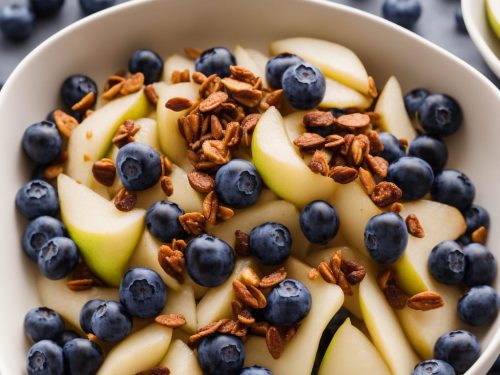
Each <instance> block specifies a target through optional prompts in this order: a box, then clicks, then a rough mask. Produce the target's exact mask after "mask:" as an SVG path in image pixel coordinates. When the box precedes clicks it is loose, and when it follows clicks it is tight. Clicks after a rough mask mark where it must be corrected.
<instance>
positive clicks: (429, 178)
mask: <svg viewBox="0 0 500 375" xmlns="http://www.w3.org/2000/svg"><path fill="white" fill-rule="evenodd" d="M387 180H388V181H391V182H393V183H395V184H396V185H397V186H398V187H399V188H400V189H401V190H402V191H403V199H408V200H416V199H420V198H423V197H424V196H425V195H426V194H427V193H429V191H431V187H432V183H433V181H434V172H432V168H431V166H430V165H429V163H427V162H426V161H425V160H423V159H420V158H416V157H413V156H403V157H402V158H400V159H399V160H398V161H396V162H394V163H392V164H391V165H389V171H388V173H387Z"/></svg>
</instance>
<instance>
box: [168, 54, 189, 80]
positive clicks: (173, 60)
mask: <svg viewBox="0 0 500 375" xmlns="http://www.w3.org/2000/svg"><path fill="white" fill-rule="evenodd" d="M186 69H188V70H189V74H190V75H191V74H193V73H194V71H195V70H194V60H191V59H189V58H187V57H185V56H181V55H177V54H173V55H171V56H169V57H167V59H166V60H165V62H164V63H163V77H162V81H164V82H166V83H168V84H172V83H173V82H172V73H173V72H175V71H179V72H182V71H184V70H186Z"/></svg>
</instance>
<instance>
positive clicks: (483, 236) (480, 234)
mask: <svg viewBox="0 0 500 375" xmlns="http://www.w3.org/2000/svg"><path fill="white" fill-rule="evenodd" d="M487 238H488V231H487V229H486V227H484V226H481V227H479V228H477V229H476V230H475V231H474V232H472V234H471V240H472V242H476V243H480V244H482V245H485V244H486V240H487Z"/></svg>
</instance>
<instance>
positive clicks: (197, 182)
mask: <svg viewBox="0 0 500 375" xmlns="http://www.w3.org/2000/svg"><path fill="white" fill-rule="evenodd" d="M187 177H188V181H189V185H191V187H192V188H193V189H194V190H196V191H197V192H199V193H203V194H207V193H210V192H211V191H213V190H214V189H215V180H214V178H213V177H212V176H210V175H209V174H207V173H204V172H199V171H191V172H189V173H188V175H187Z"/></svg>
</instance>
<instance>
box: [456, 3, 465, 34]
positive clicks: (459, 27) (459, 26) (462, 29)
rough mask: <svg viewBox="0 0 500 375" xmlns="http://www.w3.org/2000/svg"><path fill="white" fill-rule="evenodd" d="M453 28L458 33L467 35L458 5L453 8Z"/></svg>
mask: <svg viewBox="0 0 500 375" xmlns="http://www.w3.org/2000/svg"><path fill="white" fill-rule="evenodd" d="M455 26H456V28H457V30H458V31H459V32H461V33H462V34H467V27H466V26H465V21H464V15H463V13H462V6H461V5H460V4H458V5H457V6H456V8H455Z"/></svg>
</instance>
